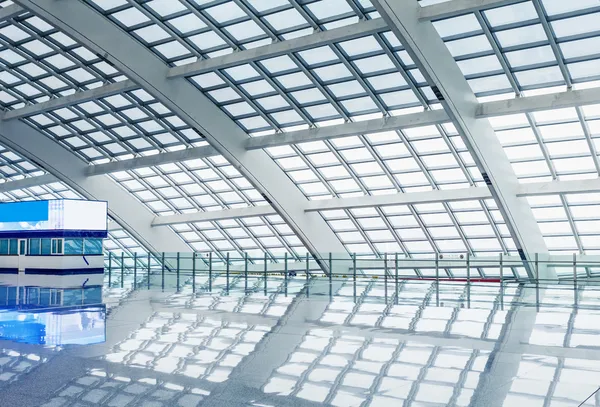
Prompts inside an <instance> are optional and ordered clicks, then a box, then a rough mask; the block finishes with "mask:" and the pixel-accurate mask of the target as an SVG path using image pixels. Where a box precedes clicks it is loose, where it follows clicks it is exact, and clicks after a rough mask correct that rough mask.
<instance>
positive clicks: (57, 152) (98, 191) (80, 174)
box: [0, 120, 191, 252]
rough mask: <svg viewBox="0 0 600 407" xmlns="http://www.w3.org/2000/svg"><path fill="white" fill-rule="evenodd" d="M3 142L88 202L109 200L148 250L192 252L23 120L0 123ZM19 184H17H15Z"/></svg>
mask: <svg viewBox="0 0 600 407" xmlns="http://www.w3.org/2000/svg"><path fill="white" fill-rule="evenodd" d="M0 143H1V144H2V145H3V146H6V147H7V148H8V149H10V150H12V151H14V152H15V153H17V154H19V155H21V156H22V157H25V158H27V159H28V160H30V161H32V162H34V163H36V164H37V165H39V166H40V168H41V169H42V170H44V171H46V172H48V173H50V174H52V175H53V176H54V177H55V178H56V179H55V181H56V180H59V181H61V182H63V183H65V184H66V185H68V186H69V187H70V188H72V189H73V190H74V191H76V192H77V193H79V194H81V195H82V196H84V197H86V198H87V199H93V200H102V201H108V202H109V205H108V209H109V214H110V216H111V217H112V218H113V219H114V220H116V221H117V222H118V223H119V224H120V225H121V226H122V227H123V229H125V230H126V231H127V232H128V233H129V234H130V235H131V236H133V237H134V238H135V239H136V240H137V241H138V242H140V244H141V245H142V246H143V247H145V248H146V249H148V250H150V251H153V252H162V251H165V252H189V251H191V248H190V247H189V246H188V245H187V244H186V243H185V242H184V241H183V240H181V238H180V237H179V236H178V235H177V234H176V233H175V232H174V231H173V230H172V229H170V228H152V227H151V226H150V225H151V223H152V220H153V219H154V214H153V213H152V212H150V210H149V209H147V208H146V207H145V206H144V205H143V204H142V203H141V202H140V201H138V200H137V199H136V198H135V197H134V196H133V195H132V194H130V193H128V192H127V191H126V190H125V189H123V188H121V186H119V184H117V183H116V182H115V181H113V180H111V179H110V178H108V177H93V178H92V177H87V176H86V175H85V169H86V167H87V164H86V163H85V162H84V161H83V160H82V159H80V158H79V157H78V156H77V155H75V153H73V152H71V151H69V150H68V149H66V148H65V147H63V146H61V145H60V144H58V143H57V142H56V141H54V140H52V139H51V138H49V137H48V136H46V135H44V134H43V133H41V132H40V131H39V130H36V129H34V128H33V127H30V126H28V125H27V124H25V123H23V122H22V121H20V120H8V121H0ZM15 182H18V181H15ZM7 184H10V183H7Z"/></svg>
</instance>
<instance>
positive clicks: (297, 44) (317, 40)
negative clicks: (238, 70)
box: [168, 18, 387, 78]
mask: <svg viewBox="0 0 600 407" xmlns="http://www.w3.org/2000/svg"><path fill="white" fill-rule="evenodd" d="M386 30H387V25H386V24H385V22H384V21H383V20H382V19H381V18H377V19H374V20H368V21H361V22H359V23H356V24H351V25H346V26H343V27H339V28H334V29H332V30H327V31H320V32H317V33H314V34H311V35H305V36H303V37H297V38H292V39H289V40H285V41H279V42H274V43H272V44H269V45H264V46H262V47H257V48H251V49H247V50H243V51H237V52H233V53H231V54H227V55H223V56H219V57H216V58H210V59H203V60H201V61H197V62H193V63H190V64H185V65H181V66H177V67H174V68H171V69H170V70H169V74H168V77H169V78H177V77H182V76H193V75H199V74H202V73H206V72H211V71H214V70H217V69H225V68H231V67H233V66H237V65H243V64H247V63H249V62H252V61H259V60H261V59H268V58H273V57H277V56H281V55H285V54H289V53H290V52H300V51H303V50H306V49H310V48H316V47H320V46H323V45H327V44H332V43H336V42H341V41H346V40H349V39H353V38H358V37H361V36H365V35H369V34H374V33H377V32H381V31H386Z"/></svg>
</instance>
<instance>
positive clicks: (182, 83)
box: [15, 0, 347, 270]
mask: <svg viewBox="0 0 600 407" xmlns="http://www.w3.org/2000/svg"><path fill="white" fill-rule="evenodd" d="M15 3H18V4H19V5H21V6H22V7H24V8H26V9H27V10H29V11H31V12H33V13H34V14H36V15H37V16H39V17H41V18H43V19H44V20H46V21H47V22H49V23H50V24H51V25H53V26H54V27H56V28H58V29H60V30H62V31H64V32H65V33H66V34H68V35H70V36H71V37H72V38H74V39H75V40H77V41H78V42H80V43H81V44H82V45H84V46H85V47H87V48H88V49H90V50H92V51H93V52H95V53H97V54H99V55H103V56H104V57H105V58H106V59H107V60H108V61H110V62H111V63H112V64H113V65H114V66H115V67H116V68H117V69H119V70H120V71H121V72H123V73H124V74H125V75H127V76H128V77H129V78H130V79H131V80H133V81H134V82H136V83H138V84H139V85H140V86H141V87H143V88H144V89H145V90H146V91H147V92H148V93H150V94H151V95H152V96H153V97H155V98H156V99H157V100H159V101H160V102H161V103H163V104H164V105H165V106H167V107H168V108H170V109H171V110H172V111H173V112H174V113H175V114H177V115H178V116H179V117H180V118H181V119H182V120H183V121H184V122H186V123H187V124H188V125H190V126H191V127H192V128H194V129H196V130H197V131H199V132H200V133H201V134H203V135H204V136H205V137H206V140H207V141H208V142H209V143H210V144H211V145H212V146H213V147H214V148H215V149H216V150H217V151H218V152H219V153H220V154H221V155H223V157H224V158H225V159H226V160H228V161H229V162H230V163H232V164H233V165H234V166H235V167H236V169H237V170H238V171H239V172H240V173H241V174H242V175H243V176H245V177H246V179H248V181H249V182H250V183H251V184H252V185H253V186H254V187H255V188H256V189H257V190H258V191H259V192H260V193H261V194H262V195H263V196H264V198H265V200H266V201H267V202H268V203H270V204H271V205H272V206H273V208H274V209H275V210H276V211H277V213H278V214H279V215H280V216H281V217H282V218H283V219H284V221H286V222H287V224H288V225H289V226H290V228H291V229H292V230H293V231H294V233H295V234H296V236H298V238H299V239H300V241H301V242H302V243H303V244H304V245H305V247H306V248H307V249H308V251H309V252H310V253H312V254H313V255H314V256H315V257H316V258H318V259H322V257H323V253H329V252H331V253H347V251H346V249H345V247H344V245H343V244H342V243H341V242H340V240H339V239H338V238H337V236H336V235H335V233H334V232H333V231H332V230H331V228H330V227H329V226H328V225H327V223H326V222H325V220H324V219H323V218H322V217H321V216H320V215H319V214H317V213H305V212H304V210H303V204H304V203H305V202H307V199H306V197H305V196H304V195H303V194H302V192H301V191H300V189H299V188H297V187H296V185H294V183H293V182H292V180H291V179H290V178H289V177H288V176H287V175H286V174H285V172H284V171H283V170H281V168H279V166H278V165H277V163H276V162H275V161H274V160H273V159H271V158H270V157H269V156H268V155H267V153H266V152H264V151H263V150H254V151H246V148H245V142H246V139H247V138H248V135H247V134H246V133H245V132H244V131H243V130H242V129H241V128H240V127H239V126H238V125H237V124H236V123H235V122H234V121H233V120H231V119H230V118H229V117H228V116H227V115H226V114H225V113H223V112H222V111H221V110H220V109H219V108H218V107H217V106H215V105H214V104H213V103H212V102H211V101H210V100H209V99H208V98H207V97H206V96H204V95H203V94H202V93H201V92H199V91H198V89H197V88H196V87H195V86H194V85H193V84H192V83H190V82H189V81H188V80H187V79H185V78H183V77H180V78H170V79H168V78H167V77H166V73H167V70H168V69H169V68H168V67H167V65H166V64H165V63H164V61H163V60H161V59H160V57H159V56H157V55H156V54H155V53H153V52H152V51H151V50H150V49H148V48H146V47H145V46H143V45H142V44H141V43H139V42H138V41H137V40H136V39H135V38H134V37H133V36H131V35H129V34H128V33H126V32H124V31H123V30H121V29H119V28H118V27H117V26H116V25H115V24H114V23H113V22H111V21H110V20H109V19H107V18H105V17H104V16H103V15H101V14H100V13H98V12H97V11H96V10H94V9H93V8H91V7H90V6H89V5H87V4H85V3H84V2H82V1H80V0H71V1H68V2H64V1H55V0H15ZM101 178H105V177H93V178H92V177H90V179H101ZM150 223H151V221H149V222H148V227H150ZM158 229H160V228H158ZM321 264H322V266H323V268H324V269H325V270H328V267H327V265H326V264H325V263H323V262H321Z"/></svg>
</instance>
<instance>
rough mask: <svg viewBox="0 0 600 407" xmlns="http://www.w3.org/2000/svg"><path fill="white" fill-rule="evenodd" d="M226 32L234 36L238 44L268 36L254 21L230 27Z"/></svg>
mask: <svg viewBox="0 0 600 407" xmlns="http://www.w3.org/2000/svg"><path fill="white" fill-rule="evenodd" d="M225 31H227V32H228V33H229V34H230V35H231V36H233V38H235V39H236V40H237V41H238V42H241V41H245V40H248V39H250V38H256V37H261V36H264V35H266V34H265V32H264V31H263V29H262V28H260V27H259V26H258V24H256V23H255V22H254V21H252V20H248V21H244V22H241V23H238V24H233V25H230V26H228V27H226V28H225Z"/></svg>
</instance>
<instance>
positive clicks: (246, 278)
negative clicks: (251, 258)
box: [244, 253, 248, 293]
mask: <svg viewBox="0 0 600 407" xmlns="http://www.w3.org/2000/svg"><path fill="white" fill-rule="evenodd" d="M247 292H248V253H244V293H247Z"/></svg>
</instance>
